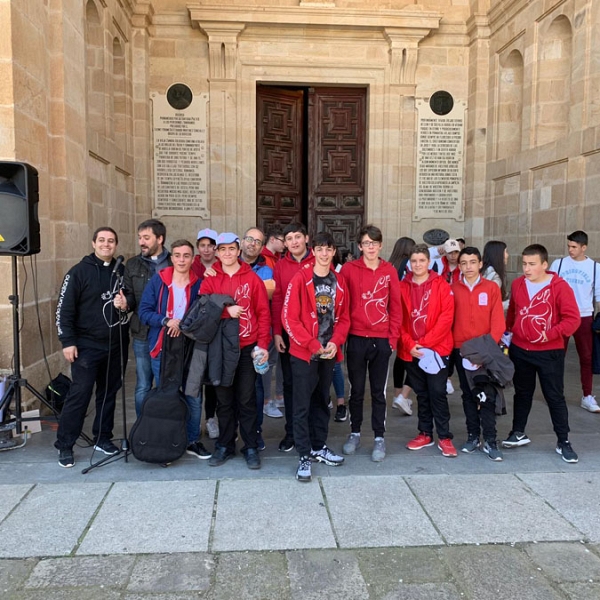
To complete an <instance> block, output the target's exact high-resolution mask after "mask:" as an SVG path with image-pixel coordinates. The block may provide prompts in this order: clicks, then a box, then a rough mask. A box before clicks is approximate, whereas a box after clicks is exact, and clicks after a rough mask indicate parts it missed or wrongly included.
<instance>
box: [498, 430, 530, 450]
mask: <svg viewBox="0 0 600 600" xmlns="http://www.w3.org/2000/svg"><path fill="white" fill-rule="evenodd" d="M530 443H531V440H530V439H529V438H528V437H527V434H526V433H524V432H522V431H511V432H510V433H509V434H508V437H507V438H506V439H505V440H504V441H503V442H502V446H503V447H504V448H516V447H517V446H526V445H527V444H530Z"/></svg>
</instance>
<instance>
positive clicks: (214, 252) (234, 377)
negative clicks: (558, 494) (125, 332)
mask: <svg viewBox="0 0 600 600" xmlns="http://www.w3.org/2000/svg"><path fill="white" fill-rule="evenodd" d="M582 233H583V232H575V233H574V234H572V236H575V237H576V238H577V239H578V240H579V241H576V242H573V243H574V244H576V245H577V246H579V247H583V250H584V251H585V247H587V236H586V238H585V239H583V238H581V237H580V236H579V234H582ZM115 235H116V234H115ZM583 235H585V234H583ZM572 236H569V240H570V238H571V237H572ZM578 236H579V237H578ZM165 238H166V229H165V227H164V225H163V224H162V223H161V222H160V221H157V220H155V219H150V220H148V221H145V222H143V223H141V224H140V225H139V226H138V241H139V245H140V249H141V252H140V254H139V255H137V256H135V257H133V258H131V259H130V260H129V261H128V262H127V264H126V265H125V269H124V274H123V282H124V283H123V286H122V289H121V290H119V291H117V292H116V293H115V294H113V296H112V303H113V307H114V310H115V311H117V313H118V314H119V315H124V314H128V315H129V317H130V333H131V336H132V338H133V351H134V355H135V359H136V390H135V403H136V411H137V412H138V414H139V412H140V411H141V408H142V405H143V401H144V398H145V397H146V396H147V394H148V392H149V390H150V389H151V387H152V384H153V381H154V385H157V383H158V380H159V377H160V363H161V354H162V353H163V344H164V340H165V338H166V336H171V337H178V336H181V335H183V334H182V330H181V324H182V320H183V319H184V316H185V314H186V312H187V311H188V309H189V308H190V307H191V306H192V304H193V303H194V301H195V300H196V299H197V298H198V296H200V297H208V298H210V299H213V300H214V301H219V302H221V303H222V311H220V319H227V320H229V321H228V322H231V323H232V324H235V325H237V327H236V329H235V331H236V340H235V342H236V343H235V344H234V345H233V346H232V347H231V348H230V354H229V355H228V356H224V357H223V360H222V363H223V367H222V368H223V371H222V372H221V373H220V375H218V377H215V376H214V373H213V375H212V376H211V377H209V376H208V373H206V374H205V375H204V378H203V377H202V376H200V377H199V376H198V374H197V373H196V374H194V373H192V372H191V370H189V372H188V373H187V377H186V380H187V381H184V391H185V398H186V403H187V405H188V417H187V435H188V448H187V451H188V453H189V454H192V455H195V456H197V457H198V458H201V459H207V460H208V464H209V465H210V466H215V467H216V466H220V465H222V464H224V463H225V462H226V461H227V460H229V459H230V458H232V457H233V456H234V455H235V450H236V441H237V439H238V432H239V436H240V437H241V444H242V448H241V452H242V454H243V456H244V458H245V460H246V463H247V466H248V467H249V468H251V469H258V468H260V466H261V460H260V454H259V452H260V450H262V449H264V441H263V440H262V435H261V423H262V413H263V406H262V405H263V402H264V399H265V397H270V389H271V380H270V377H269V376H270V373H269V375H261V374H259V373H260V371H262V370H263V369H262V368H261V367H263V366H264V363H267V362H268V363H269V364H270V365H273V364H274V363H275V361H276V359H278V363H277V364H278V367H279V368H280V370H281V374H282V379H283V400H284V406H283V408H284V412H285V435H284V438H283V439H282V440H281V442H280V444H279V450H280V451H282V452H289V451H291V450H293V449H295V450H296V452H297V453H298V456H299V461H298V466H297V470H296V479H297V480H298V481H302V482H307V481H310V480H311V477H312V472H311V466H312V463H313V462H322V463H325V464H327V465H330V466H340V465H342V464H343V463H344V457H343V456H342V455H338V454H336V453H335V452H334V451H333V450H332V449H330V448H329V447H328V446H327V437H328V428H329V421H330V388H331V384H332V378H333V374H334V369H335V368H336V364H339V363H340V362H341V361H342V360H344V359H345V360H346V368H347V373H348V379H349V383H350V394H349V400H348V408H349V413H350V434H349V435H348V438H347V441H346V442H345V443H344V445H343V449H342V453H343V454H344V455H352V454H354V453H355V452H356V450H357V449H358V448H359V447H360V446H361V429H362V424H363V412H364V411H363V406H364V399H365V391H366V382H367V377H368V381H369V390H370V396H371V428H372V431H373V438H374V439H373V445H372V453H371V458H372V460H373V461H375V462H379V461H382V460H384V458H385V456H386V446H385V425H386V413H387V402H386V387H387V382H388V371H389V365H390V358H391V356H392V354H393V353H394V352H396V359H395V361H394V387H395V394H394V395H395V397H394V401H393V407H394V408H398V409H399V410H400V411H402V412H404V413H406V414H412V402H411V400H409V398H408V394H409V393H410V390H412V391H413V392H414V395H415V396H416V400H417V419H418V421H417V430H418V432H417V435H416V437H415V438H414V439H412V440H410V441H409V442H408V443H407V445H406V447H407V448H408V449H409V450H412V451H418V450H420V449H422V448H425V447H428V446H433V445H434V444H435V443H436V442H435V441H434V431H435V434H436V436H437V447H438V448H439V450H440V451H441V453H442V455H443V456H446V457H456V456H457V454H458V453H457V450H456V448H455V446H454V444H453V441H452V440H453V434H452V432H451V430H450V410H449V406H448V399H447V393H448V385H449V377H450V375H451V374H452V371H453V370H454V369H455V370H456V372H457V374H458V378H459V381H460V387H461V392H462V401H463V408H464V412H465V417H466V424H467V440H466V442H465V443H464V444H463V445H462V446H461V448H460V450H462V451H463V452H467V453H471V452H474V451H475V450H477V449H478V448H480V449H481V450H483V452H485V453H486V454H487V456H488V457H489V458H490V459H492V460H494V461H500V460H502V459H503V455H502V451H501V449H500V447H501V446H502V447H505V448H513V447H517V446H523V445H526V444H529V443H530V439H529V438H528V436H527V435H526V433H525V430H526V425H527V420H528V416H529V413H530V410H531V407H532V400H533V395H534V391H535V388H536V377H537V378H539V381H540V385H541V389H542V392H543V395H544V398H545V399H546V402H547V404H548V408H549V411H550V417H551V420H552V424H553V427H554V431H555V433H556V437H557V445H556V452H557V453H558V454H560V455H561V456H562V458H563V460H565V461H566V462H569V463H573V462H577V461H578V457H577V454H576V453H575V451H574V450H573V448H572V446H571V444H570V442H569V424H568V411H567V404H566V401H565V397H564V384H563V381H564V360H565V348H566V342H567V341H568V338H569V337H570V336H572V335H574V334H575V341H576V344H577V350H578V352H579V354H580V359H581V356H582V354H581V352H580V347H581V348H584V345H585V344H584V343H583V342H580V341H578V332H579V331H580V329H581V325H582V320H583V319H582V314H581V311H580V306H579V305H578V303H579V301H580V298H576V291H575V292H574V291H573V289H572V287H571V286H570V284H569V283H568V281H567V276H568V272H570V271H571V270H572V265H571V264H570V262H569V261H567V262H565V263H564V264H563V263H561V269H562V274H561V276H559V275H558V274H557V273H556V272H553V271H552V270H550V269H549V268H548V267H549V265H548V252H547V250H546V249H545V248H544V246H542V245H540V244H532V245H530V246H527V247H526V248H525V249H524V250H523V252H522V268H523V276H521V277H517V278H516V279H515V280H514V281H513V283H512V288H511V294H510V300H509V301H508V308H507V312H506V316H505V307H506V302H507V294H506V274H505V265H506V260H507V259H508V253H507V252H506V245H505V244H503V243H502V242H488V245H489V244H492V248H493V249H494V248H495V250H496V254H498V252H497V250H498V249H500V250H501V257H502V258H501V260H502V264H498V265H496V266H495V268H494V265H492V264H487V265H486V267H485V269H484V262H483V260H482V255H481V253H480V251H479V250H478V249H477V248H475V247H472V246H468V245H467V246H464V247H463V244H460V243H459V241H457V240H448V241H447V242H446V243H445V244H443V245H442V246H440V247H434V248H429V247H427V245H425V244H415V243H414V241H413V240H410V239H409V238H401V239H400V240H398V242H396V246H395V248H394V252H393V253H392V255H391V256H390V260H389V261H386V260H384V259H383V258H381V256H380V254H381V251H382V245H383V236H382V232H381V230H380V229H379V228H378V227H376V226H374V225H366V226H364V227H362V228H361V229H360V231H359V232H358V234H357V239H356V243H357V246H358V248H359V250H360V256H358V257H357V258H356V259H355V260H349V261H347V262H344V263H343V264H341V265H339V264H338V265H337V266H336V261H335V258H336V254H337V251H338V249H337V247H336V242H335V240H334V238H333V236H332V235H331V234H330V233H329V232H320V233H317V234H316V235H315V236H314V238H313V239H312V240H309V236H308V234H307V230H306V228H305V226H304V225H303V224H301V223H291V224H289V225H287V226H285V227H283V228H281V227H279V226H275V227H273V228H272V229H271V230H269V231H268V232H267V233H266V235H265V233H264V232H262V231H261V230H260V229H258V228H255V227H253V228H250V229H248V230H247V231H246V232H245V233H244V235H243V236H242V238H241V239H240V238H239V237H238V236H237V235H236V234H235V233H231V232H225V233H221V234H217V232H216V231H214V230H211V229H204V230H201V231H200V232H199V233H198V236H197V242H196V249H197V250H198V254H197V255H195V249H194V246H193V245H192V243H190V242H189V241H187V240H176V241H175V242H173V243H172V244H171V245H170V252H168V251H167V249H166V248H165V247H164V242H165ZM583 242H585V243H583ZM571 243H572V242H571V241H569V252H570V254H571ZM494 244H495V246H494ZM486 248H487V246H486ZM111 258H112V257H111ZM566 258H567V259H568V258H569V257H566ZM584 258H585V259H586V260H590V259H587V257H585V255H584ZM565 260H566V259H565ZM591 262H593V261H591ZM488 263H489V261H488ZM567 263H568V264H567ZM108 264H111V263H108ZM502 265H504V267H503V266H502ZM576 266H577V265H576ZM594 266H595V263H594ZM595 283H596V281H595V278H594V284H593V285H592V286H591V287H592V289H591V295H590V298H587V297H586V299H585V300H586V302H588V303H590V302H591V306H592V309H591V312H590V315H587V316H588V317H590V319H591V314H592V313H593V305H594V299H595V298H596V299H600V294H597V295H596V293H595V290H594V289H593V288H594V286H595ZM503 303H504V305H503ZM59 308H60V307H59ZM588 325H589V324H588ZM588 329H589V331H590V335H591V326H589V327H588ZM59 337H60V330H59ZM61 341H62V339H61ZM586 343H587V342H586ZM500 344H502V348H504V347H507V353H508V356H507V355H506V353H505V352H504V351H503V349H502V348H501V346H500ZM63 346H64V344H63ZM590 355H591V347H590ZM67 358H68V359H69V357H68V356H67ZM590 361H591V358H590ZM71 362H73V360H71ZM583 363H584V361H581V364H582V383H583V373H584V366H583ZM192 368H193V367H192ZM257 371H258V372H259V373H257ZM513 373H514V375H513ZM590 374H591V367H590ZM590 379H591V378H590ZM511 381H512V383H513V385H514V410H513V425H512V430H511V431H510V433H509V435H508V437H507V438H506V439H505V440H504V441H502V442H501V443H499V442H498V440H497V432H496V414H497V413H500V412H502V410H503V393H502V392H503V388H504V387H506V385H508V384H509V383H510V382H511ZM190 382H193V384H192V383H190ZM202 386H203V388H204V393H202V389H201V388H202ZM586 386H588V387H589V388H590V389H586ZM586 391H587V394H586ZM591 391H592V390H591V381H589V382H588V381H587V374H586V383H585V384H584V397H583V399H582V406H583V407H584V408H587V410H590V411H591V412H596V410H595V409H594V407H593V406H589V407H586V406H584V405H583V403H584V401H587V400H586V397H587V396H589V397H590V398H591V400H592V401H593V404H594V405H595V407H596V409H598V411H600V408H598V406H597V405H596V404H595V400H594V398H593V396H592V395H591ZM90 396H91V392H90ZM203 396H204V400H205V404H210V405H211V406H210V407H208V406H207V407H206V408H207V411H206V415H207V427H208V425H209V423H210V421H211V419H212V420H213V422H212V426H213V428H214V430H215V431H214V433H216V435H211V437H215V438H216V442H215V447H214V451H212V452H209V451H208V450H207V449H206V448H205V447H204V445H203V444H202V443H201V441H200V438H201V428H200V420H201V406H202V397H203ZM257 399H258V401H257ZM88 401H89V398H88ZM67 404H68V403H67V402H66V403H65V406H67ZM97 406H98V401H97ZM338 411H339V407H338ZM341 412H344V411H341ZM215 420H216V422H215ZM339 420H342V419H339ZM110 426H111V427H112V424H110ZM94 427H95V429H96V430H95V431H94V437H95V439H98V438H102V440H101V441H102V443H98V444H97V448H98V449H100V450H102V451H103V452H104V453H105V454H112V453H115V452H116V451H118V449H117V448H116V447H114V445H112V444H109V443H107V437H108V440H110V437H109V436H110V435H112V431H110V432H106V431H104V432H102V431H101V428H102V424H101V423H98V424H96V422H95V424H94ZM59 441H60V425H59V436H58V441H57V444H56V447H57V448H58V449H59V454H60V453H61V447H62V448H63V449H64V446H65V444H64V443H63V444H60V443H59ZM111 445H112V446H113V447H111ZM63 454H65V456H67V459H68V460H66V461H64V460H62V458H61V459H60V460H59V463H60V464H61V466H72V464H74V459H73V455H72V445H71V453H70V455H69V453H68V452H63ZM63 454H60V456H61V457H63ZM65 462H66V463H70V464H64V463H65Z"/></svg>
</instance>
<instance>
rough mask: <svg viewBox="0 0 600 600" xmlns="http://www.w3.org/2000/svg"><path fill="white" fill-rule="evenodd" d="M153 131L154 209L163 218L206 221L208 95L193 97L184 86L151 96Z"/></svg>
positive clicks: (207, 209) (154, 212) (156, 215)
mask: <svg viewBox="0 0 600 600" xmlns="http://www.w3.org/2000/svg"><path fill="white" fill-rule="evenodd" d="M150 98H151V100H152V124H153V132H154V210H153V215H154V216H155V217H158V216H165V215H186V216H199V217H201V218H202V219H209V218H210V212H209V208H208V128H207V115H206V109H207V106H208V94H197V95H196V94H194V93H193V91H192V90H191V89H190V88H189V87H188V86H187V85H185V84H182V83H176V84H174V85H172V86H171V87H170V88H169V89H168V90H167V93H166V94H165V95H162V94H157V93H152V94H151V95H150Z"/></svg>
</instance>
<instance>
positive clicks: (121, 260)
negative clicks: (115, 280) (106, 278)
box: [112, 254, 125, 275]
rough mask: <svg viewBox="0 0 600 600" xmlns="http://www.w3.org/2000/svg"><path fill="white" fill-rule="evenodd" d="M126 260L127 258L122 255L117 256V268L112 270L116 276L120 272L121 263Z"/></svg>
mask: <svg viewBox="0 0 600 600" xmlns="http://www.w3.org/2000/svg"><path fill="white" fill-rule="evenodd" d="M124 260H125V257H124V256H123V255H122V254H121V255H119V256H117V262H116V263H115V266H114V267H113V270H112V274H113V275H115V274H116V272H117V271H118V270H119V267H120V266H121V263H122V262H123V261H124Z"/></svg>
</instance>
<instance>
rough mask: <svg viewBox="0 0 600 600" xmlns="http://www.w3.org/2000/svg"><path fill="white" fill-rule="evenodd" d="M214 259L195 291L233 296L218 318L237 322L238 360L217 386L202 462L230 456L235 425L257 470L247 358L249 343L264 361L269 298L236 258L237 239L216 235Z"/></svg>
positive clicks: (252, 391)
mask: <svg viewBox="0 0 600 600" xmlns="http://www.w3.org/2000/svg"><path fill="white" fill-rule="evenodd" d="M217 255H218V257H219V261H217V262H216V263H215V264H214V265H213V269H214V270H215V271H216V275H215V276H214V277H206V278H205V279H204V281H203V282H202V285H201V286H200V293H201V294H227V295H229V296H231V297H232V298H233V299H234V300H235V305H234V306H228V307H226V308H225V310H223V314H222V316H221V318H222V319H238V320H239V336H240V342H239V344H240V345H239V349H240V355H239V361H238V364H237V368H236V371H235V376H234V379H233V384H232V385H230V386H223V385H220V386H217V387H216V388H215V390H216V393H217V418H218V419H219V437H218V439H217V443H216V445H215V451H214V452H213V455H212V456H211V458H210V459H209V461H208V464H209V465H210V466H211V467H218V466H220V465H222V464H223V463H224V462H225V461H226V460H228V459H229V458H231V457H232V456H233V455H234V454H235V432H236V428H237V427H236V424H237V423H238V422H239V426H240V435H241V436H242V440H243V441H244V447H243V448H242V454H243V455H244V458H245V459H246V464H247V465H248V468H250V469H260V457H259V455H258V449H257V448H258V440H257V428H256V388H255V382H256V371H255V370H254V365H253V362H252V353H253V349H254V346H258V347H259V348H261V349H262V351H263V360H262V361H261V362H265V361H266V360H268V359H269V353H268V352H267V348H268V347H269V342H270V341H271V334H270V325H271V324H270V317H269V298H268V296H267V290H266V289H265V286H264V284H263V282H262V281H261V279H260V278H259V277H258V275H257V274H256V273H254V272H253V271H252V269H251V268H250V265H249V264H248V263H245V262H241V263H240V262H239V260H238V257H239V255H240V240H239V238H238V237H237V235H235V233H221V234H220V235H219V236H218V237H217Z"/></svg>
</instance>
